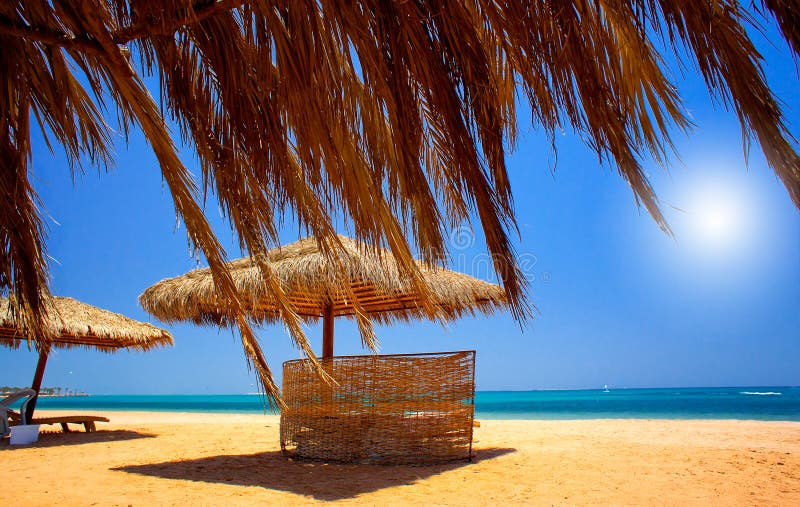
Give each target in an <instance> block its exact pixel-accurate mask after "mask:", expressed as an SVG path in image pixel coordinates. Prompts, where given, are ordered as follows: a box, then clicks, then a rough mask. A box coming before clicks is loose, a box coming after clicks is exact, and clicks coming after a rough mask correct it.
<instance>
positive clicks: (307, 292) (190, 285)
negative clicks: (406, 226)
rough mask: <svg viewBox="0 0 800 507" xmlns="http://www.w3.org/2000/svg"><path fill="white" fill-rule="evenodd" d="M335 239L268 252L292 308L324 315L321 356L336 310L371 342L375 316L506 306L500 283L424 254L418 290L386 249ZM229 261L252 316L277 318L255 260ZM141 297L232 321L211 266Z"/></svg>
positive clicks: (155, 305) (451, 313) (443, 316)
mask: <svg viewBox="0 0 800 507" xmlns="http://www.w3.org/2000/svg"><path fill="white" fill-rule="evenodd" d="M338 240H339V243H340V245H339V247H338V248H333V249H331V251H330V252H328V253H326V252H325V251H324V250H323V249H321V248H320V244H319V242H318V241H317V240H316V239H314V238H306V239H301V240H300V241H297V242H295V243H292V244H289V245H286V246H282V247H279V248H276V249H273V250H270V251H269V252H268V255H267V260H268V261H269V263H270V266H271V269H272V271H273V275H274V276H275V278H277V279H278V280H279V282H280V286H281V288H282V289H283V293H284V295H285V296H286V298H287V299H288V301H289V303H290V305H291V306H292V307H293V308H294V310H295V311H296V312H297V314H298V315H299V316H300V317H301V318H302V319H304V320H306V321H311V322H313V321H317V320H319V319H320V318H321V319H322V320H323V345H322V357H323V358H326V357H331V356H333V319H334V318H335V317H340V316H343V317H350V318H355V319H356V320H357V322H358V324H359V328H360V331H361V337H362V340H363V342H364V344H365V345H367V346H369V347H370V348H373V349H374V347H375V346H376V340H375V336H374V334H373V331H372V326H371V322H373V321H377V322H381V323H388V322H392V321H396V320H410V319H412V318H420V317H422V318H424V317H433V318H437V319H440V320H445V321H447V320H453V319H455V318H458V317H460V316H462V315H464V314H475V313H476V312H480V313H484V314H488V313H491V312H493V311H495V310H497V309H501V308H505V307H507V300H506V297H505V292H504V291H503V289H502V288H501V287H499V286H498V285H495V284H492V283H488V282H484V281H482V280H478V279H476V278H473V277H471V276H468V275H465V274H462V273H456V272H454V271H451V270H448V269H444V268H439V267H433V266H430V265H428V264H425V263H423V262H418V263H417V266H418V268H419V272H420V273H421V275H422V276H421V277H422V281H423V283H424V285H425V287H424V289H425V290H424V291H422V292H419V291H417V290H416V289H415V285H414V284H413V283H412V281H411V280H410V278H409V277H408V276H404V275H403V271H402V270H401V269H399V268H398V266H397V264H396V263H395V260H394V256H393V255H392V254H391V253H389V252H388V251H386V250H384V249H382V248H375V247H371V246H369V245H365V244H363V243H358V242H356V241H354V240H352V239H350V238H347V237H344V236H338ZM227 267H228V269H229V270H230V272H231V276H232V277H233V281H234V283H235V284H236V288H237V289H238V291H239V292H240V293H241V294H243V301H244V305H245V307H246V309H247V312H248V315H249V316H250V317H251V318H252V319H253V320H254V321H256V322H276V321H278V320H280V310H279V307H278V305H277V304H276V302H275V300H274V298H273V292H272V291H270V290H268V288H267V287H266V286H265V284H264V281H263V278H262V275H261V272H260V270H259V267H258V266H257V265H256V263H255V262H253V261H251V260H250V259H249V258H243V259H238V260H235V261H232V262H229V263H228V265H227ZM139 301H140V302H141V304H142V306H143V307H144V309H145V310H146V311H148V312H149V313H151V314H152V315H154V316H155V317H157V318H159V319H161V320H163V321H167V322H172V321H193V322H195V323H198V324H202V323H211V324H218V325H226V324H231V323H233V322H235V320H234V317H235V316H234V315H232V312H231V309H230V308H229V307H228V306H226V304H225V300H224V299H223V298H221V297H220V295H219V293H218V291H217V290H216V289H215V285H214V280H213V278H212V273H211V270H210V269H208V268H204V269H197V270H194V271H190V272H189V273H186V274H185V275H183V276H179V277H176V278H168V279H166V280H162V281H160V282H158V283H157V284H155V285H153V286H152V287H149V288H148V289H147V290H145V291H144V293H143V294H142V295H141V296H140V297H139ZM311 355H313V353H312V354H311Z"/></svg>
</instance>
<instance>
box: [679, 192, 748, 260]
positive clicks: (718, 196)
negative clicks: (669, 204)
mask: <svg viewBox="0 0 800 507" xmlns="http://www.w3.org/2000/svg"><path fill="white" fill-rule="evenodd" d="M687 194H688V195H687V202H686V203H685V205H684V206H682V209H683V211H684V212H685V215H684V220H683V222H684V223H685V225H686V228H685V230H684V231H683V232H684V237H685V238H686V239H687V240H689V242H690V243H692V245H693V246H694V247H695V248H698V249H700V250H703V251H705V252H707V253H714V254H715V255H717V254H721V253H727V254H734V253H736V251H740V250H742V249H744V248H746V246H747V242H748V236H749V235H750V232H751V231H750V230H749V229H750V227H749V224H748V222H749V216H750V214H751V213H750V211H751V210H749V206H748V203H747V199H746V196H745V195H744V194H743V192H741V191H740V189H738V188H736V187H734V186H733V185H731V184H730V183H728V182H725V181H724V180H723V181H707V182H702V183H700V182H697V184H696V186H694V188H692V189H691V190H690V191H689V192H687ZM678 235H679V239H680V236H681V234H680V231H678Z"/></svg>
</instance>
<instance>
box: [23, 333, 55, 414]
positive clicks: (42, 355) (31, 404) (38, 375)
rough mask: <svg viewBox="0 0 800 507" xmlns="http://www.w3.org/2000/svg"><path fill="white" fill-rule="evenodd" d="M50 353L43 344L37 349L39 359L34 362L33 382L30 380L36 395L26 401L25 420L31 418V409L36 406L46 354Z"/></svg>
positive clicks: (48, 348)
mask: <svg viewBox="0 0 800 507" xmlns="http://www.w3.org/2000/svg"><path fill="white" fill-rule="evenodd" d="M48 354H50V347H49V346H47V345H45V346H43V347H42V350H40V351H39V361H38V362H37V363H36V373H34V374H33V382H31V389H33V390H34V391H36V396H35V397H34V398H33V399H32V400H31V401H30V402H28V408H27V410H26V411H25V420H26V421H29V422H30V421H31V420H32V419H33V411H34V409H35V408H36V400H37V399H38V398H39V390H40V389H41V388H42V379H43V378H44V368H45V366H47V356H48Z"/></svg>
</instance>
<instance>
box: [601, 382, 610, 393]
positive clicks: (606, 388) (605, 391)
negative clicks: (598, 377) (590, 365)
mask: <svg viewBox="0 0 800 507" xmlns="http://www.w3.org/2000/svg"><path fill="white" fill-rule="evenodd" d="M603 392H604V393H610V392H611V391H609V390H608V384H603Z"/></svg>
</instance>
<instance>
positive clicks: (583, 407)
mask: <svg viewBox="0 0 800 507" xmlns="http://www.w3.org/2000/svg"><path fill="white" fill-rule="evenodd" d="M37 406H38V408H42V409H60V410H102V411H113V410H142V411H164V412H223V413H263V412H264V407H263V405H262V401H261V398H260V397H259V396H258V395H253V394H223V395H195V394H177V395H93V396H86V397H47V398H42V399H40V400H39V402H38V405H37ZM475 410H476V414H475V416H476V418H478V419H606V418H611V419H630V418H634V419H757V420H771V421H775V420H778V421H800V387H723V388H719V387H692V388H665V389H611V390H610V391H609V392H603V391H602V390H581V391H479V392H477V393H476V396H475Z"/></svg>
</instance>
